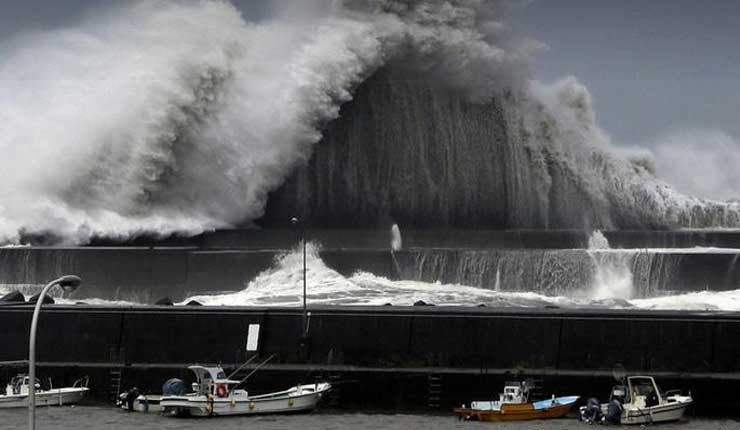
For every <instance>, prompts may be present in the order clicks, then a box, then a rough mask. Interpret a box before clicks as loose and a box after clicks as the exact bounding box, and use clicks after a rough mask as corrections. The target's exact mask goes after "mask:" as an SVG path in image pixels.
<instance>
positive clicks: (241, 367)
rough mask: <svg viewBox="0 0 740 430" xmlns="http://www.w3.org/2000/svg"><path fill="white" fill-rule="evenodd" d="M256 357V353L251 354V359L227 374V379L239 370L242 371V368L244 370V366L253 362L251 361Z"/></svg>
mask: <svg viewBox="0 0 740 430" xmlns="http://www.w3.org/2000/svg"><path fill="white" fill-rule="evenodd" d="M255 358H257V355H256V354H255V355H253V356H251V357H250V358H249V360H247V361H246V363H244V364H242V365H241V366H239V367H238V368H237V369H236V370H235V371H233V372H231V373H230V374H229V376H227V377H226V379H231V377H232V376H234V375H236V374H237V373H239V371H240V370H242V369H243V368H244V366H246V365H247V364H249V363H251V362H252V361H253V360H254V359H255Z"/></svg>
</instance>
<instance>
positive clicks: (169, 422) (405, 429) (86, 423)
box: [0, 406, 740, 430]
mask: <svg viewBox="0 0 740 430" xmlns="http://www.w3.org/2000/svg"><path fill="white" fill-rule="evenodd" d="M0 414H1V415H0V416H2V419H1V420H0V428H2V429H25V428H28V414H27V411H26V410H25V409H9V410H4V411H2V412H1V413H0ZM36 428H37V429H39V430H44V429H81V430H82V429H104V430H122V429H136V430H147V429H173V430H175V429H177V430H189V429H193V430H195V429H197V430H204V429H219V430H231V429H234V430H236V429H240V430H241V429H249V430H273V429H275V430H277V429H291V430H304V429H305V430H314V429H317V430H318V429H327V430H328V429H337V430H339V429H399V430H412V429H425V430H426V429H429V430H435V429H461V430H482V429H486V430H489V429H522V430H524V429H526V430H547V429H596V428H599V427H594V426H589V425H586V424H583V423H580V422H579V421H577V420H576V419H570V418H564V419H558V420H549V421H527V422H522V423H477V422H462V421H458V420H457V419H456V418H455V417H454V416H452V415H410V414H368V413H356V414H353V413H338V412H329V411H318V412H315V413H312V414H305V415H287V416H286V415H271V416H262V417H222V418H201V419H182V418H169V417H163V416H159V415H155V414H141V413H130V412H125V411H122V410H118V409H115V408H112V407H91V406H78V407H62V408H59V407H57V408H41V409H39V410H37V418H36ZM637 428H639V427H637ZM658 428H659V429H661V430H663V429H665V430H671V429H685V430H689V429H699V430H728V429H740V422H738V421H732V420H722V419H714V420H706V419H692V420H690V421H687V422H680V423H669V424H661V425H659V426H658Z"/></svg>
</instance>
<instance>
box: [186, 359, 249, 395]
mask: <svg viewBox="0 0 740 430" xmlns="http://www.w3.org/2000/svg"><path fill="white" fill-rule="evenodd" d="M188 369H190V370H192V371H193V373H195V377H196V382H195V383H193V391H194V392H195V394H197V395H199V396H207V395H209V394H210V395H213V396H218V397H225V396H226V395H227V394H228V392H229V388H228V387H229V385H236V384H239V383H240V382H241V381H235V380H232V379H228V378H227V377H226V373H225V372H224V369H222V368H221V367H204V366H190V367H188ZM224 390H225V391H224Z"/></svg>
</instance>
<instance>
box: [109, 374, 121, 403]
mask: <svg viewBox="0 0 740 430" xmlns="http://www.w3.org/2000/svg"><path fill="white" fill-rule="evenodd" d="M121 375H122V370H121V368H120V367H119V368H115V369H111V370H110V372H108V398H109V399H110V400H111V401H113V402H116V401H117V400H118V395H119V394H121V380H122V379H123V378H122V377H121Z"/></svg>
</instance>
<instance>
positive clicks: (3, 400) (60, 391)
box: [0, 387, 89, 409]
mask: <svg viewBox="0 0 740 430" xmlns="http://www.w3.org/2000/svg"><path fill="white" fill-rule="evenodd" d="M88 391H89V389H88V388H85V387H79V388H55V389H52V390H46V391H42V392H39V393H36V395H35V397H36V402H35V404H36V406H61V405H72V404H75V403H79V402H80V401H81V400H82V398H83V397H85V394H86V393H87V392H88ZM26 407H28V395H27V394H23V395H20V394H19V395H12V396H7V395H5V396H0V409H5V408H26Z"/></svg>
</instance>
